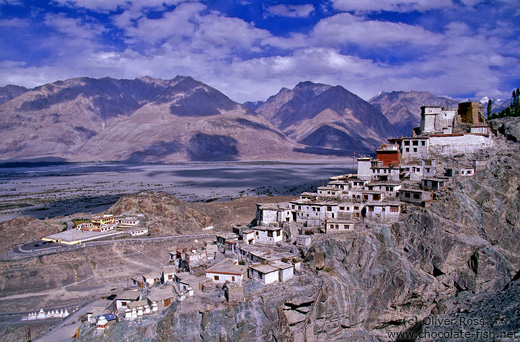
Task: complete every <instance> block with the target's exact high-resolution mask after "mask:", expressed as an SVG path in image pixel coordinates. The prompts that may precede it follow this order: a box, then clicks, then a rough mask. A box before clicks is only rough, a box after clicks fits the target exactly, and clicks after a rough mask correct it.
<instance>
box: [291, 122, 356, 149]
mask: <svg viewBox="0 0 520 342" xmlns="http://www.w3.org/2000/svg"><path fill="white" fill-rule="evenodd" d="M299 143H301V144H304V145H309V146H313V147H321V148H332V149H342V148H343V147H344V146H355V145H356V140H355V139H354V138H353V137H351V136H350V135H348V134H347V133H345V132H343V131H341V130H339V129H337V128H334V127H331V126H328V125H323V126H321V127H320V128H318V129H317V130H315V131H314V132H312V133H311V134H309V135H308V136H307V137H305V139H302V140H300V141H299Z"/></svg>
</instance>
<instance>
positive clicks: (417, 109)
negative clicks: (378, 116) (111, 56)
mask: <svg viewBox="0 0 520 342" xmlns="http://www.w3.org/2000/svg"><path fill="white" fill-rule="evenodd" d="M368 102H369V103H370V104H371V105H373V106H374V107H376V108H377V109H379V110H380V111H381V112H382V113H383V114H384V115H385V116H386V117H387V118H388V120H389V121H390V123H391V124H392V125H393V126H394V128H395V130H396V133H397V134H398V135H399V136H408V135H409V134H410V132H411V131H412V129H413V128H414V127H419V125H420V123H421V106H442V107H445V108H457V104H458V102H457V101H455V100H452V99H448V98H445V97H438V96H434V95H432V94H430V93H428V92H425V91H413V90H412V91H410V92H405V91H393V92H390V93H386V92H381V93H379V94H378V95H377V96H374V97H373V98H371V99H370V100H369V101H368Z"/></svg>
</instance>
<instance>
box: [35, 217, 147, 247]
mask: <svg viewBox="0 0 520 342" xmlns="http://www.w3.org/2000/svg"><path fill="white" fill-rule="evenodd" d="M143 217H144V215H143V214H137V217H114V215H106V214H101V215H92V218H91V219H90V220H88V222H82V223H79V224H77V225H76V227H75V229H71V230H66V231H63V232H60V233H56V234H52V235H49V236H45V237H43V238H42V240H43V241H49V242H56V243H62V244H66V245H77V244H81V243H84V242H87V241H93V240H99V239H104V238H113V237H116V236H123V235H130V236H132V237H134V236H142V235H147V234H148V228H146V227H144V226H142V225H140V222H141V219H142V218H143Z"/></svg>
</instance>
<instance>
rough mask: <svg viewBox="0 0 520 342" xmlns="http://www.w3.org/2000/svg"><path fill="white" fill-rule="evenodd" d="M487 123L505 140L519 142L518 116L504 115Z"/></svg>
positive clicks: (519, 126) (519, 125)
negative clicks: (504, 116)
mask: <svg viewBox="0 0 520 342" xmlns="http://www.w3.org/2000/svg"><path fill="white" fill-rule="evenodd" d="M488 123H489V125H490V126H491V127H492V128H493V129H494V130H496V131H498V132H499V133H500V134H502V135H504V136H505V137H506V139H507V140H510V141H513V142H520V118H518V117H506V118H500V119H494V120H490V121H488Z"/></svg>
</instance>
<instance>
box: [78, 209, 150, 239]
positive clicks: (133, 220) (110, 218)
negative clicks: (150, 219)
mask: <svg viewBox="0 0 520 342" xmlns="http://www.w3.org/2000/svg"><path fill="white" fill-rule="evenodd" d="M138 216H141V217H142V216H143V215H142V214H140V215H138ZM139 222H140V220H139V217H114V215H107V214H100V215H92V218H91V219H90V222H83V223H80V224H78V225H76V229H77V230H82V231H89V232H92V231H96V232H108V231H111V230H114V229H116V228H121V229H128V228H132V227H136V226H137V225H139ZM129 234H130V235H131V236H139V235H145V234H148V229H146V228H141V229H131V230H130V231H129Z"/></svg>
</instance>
